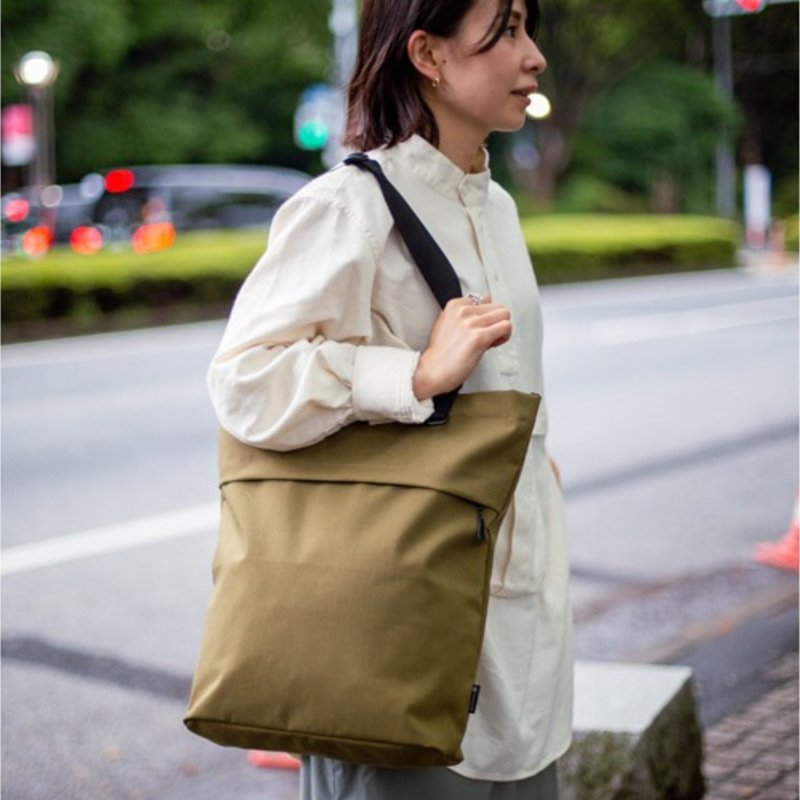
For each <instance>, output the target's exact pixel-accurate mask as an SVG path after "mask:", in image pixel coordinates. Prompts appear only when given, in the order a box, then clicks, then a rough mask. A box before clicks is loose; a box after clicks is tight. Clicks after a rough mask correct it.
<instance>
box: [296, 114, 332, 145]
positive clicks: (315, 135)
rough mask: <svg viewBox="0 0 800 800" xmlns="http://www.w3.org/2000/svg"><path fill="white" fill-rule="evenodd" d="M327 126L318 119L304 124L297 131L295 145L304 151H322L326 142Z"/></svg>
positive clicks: (327, 135)
mask: <svg viewBox="0 0 800 800" xmlns="http://www.w3.org/2000/svg"><path fill="white" fill-rule="evenodd" d="M329 135H330V134H329V131H328V126H327V125H326V124H325V123H324V122H322V121H321V120H318V119H312V120H308V121H307V122H304V123H303V124H302V125H300V127H299V128H298V131H297V143H298V144H299V145H300V147H302V148H303V149H304V150H322V148H323V147H325V145H326V144H327V142H328V137H329Z"/></svg>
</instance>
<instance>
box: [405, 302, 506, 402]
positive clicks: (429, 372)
mask: <svg viewBox="0 0 800 800" xmlns="http://www.w3.org/2000/svg"><path fill="white" fill-rule="evenodd" d="M511 327H512V326H511V312H510V311H509V310H508V309H507V308H506V307H505V306H501V305H499V304H495V303H492V302H486V303H480V304H478V303H477V302H476V300H473V299H472V298H471V297H459V298H456V299H454V300H451V301H450V302H449V303H448V304H447V305H446V306H445V307H444V310H443V311H442V313H441V314H440V315H439V317H438V319H437V320H436V323H435V324H434V326H433V331H432V332H431V339H430V342H429V343H428V347H427V349H426V350H425V352H423V353H422V355H421V356H420V360H419V364H418V366H417V371H416V373H415V375H414V386H413V388H414V394H415V395H416V397H417V398H418V399H425V398H426V397H432V396H434V395H436V394H441V393H443V392H448V391H450V390H451V389H455V388H456V387H457V386H460V385H461V384H462V383H463V382H464V381H465V380H466V379H467V378H468V377H469V375H470V374H471V373H472V371H473V370H474V369H475V367H476V366H477V364H478V362H479V361H480V359H481V356H482V355H483V354H484V353H485V352H486V351H487V350H488V349H489V348H490V347H497V346H499V345H501V344H504V343H505V342H507V341H508V339H509V337H510V336H511Z"/></svg>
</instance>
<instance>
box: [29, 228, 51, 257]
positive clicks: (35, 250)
mask: <svg viewBox="0 0 800 800" xmlns="http://www.w3.org/2000/svg"><path fill="white" fill-rule="evenodd" d="M52 243H53V234H52V232H51V231H50V228H48V227H47V226H45V225H37V226H36V227H34V228H30V229H29V230H27V231H25V233H24V234H23V235H22V249H23V250H24V251H25V252H26V253H27V254H28V255H29V256H43V255H44V254H45V253H46V252H47V251H48V250H49V249H50V245H51V244H52Z"/></svg>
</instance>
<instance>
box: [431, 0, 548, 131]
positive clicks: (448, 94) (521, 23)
mask: <svg viewBox="0 0 800 800" xmlns="http://www.w3.org/2000/svg"><path fill="white" fill-rule="evenodd" d="M501 13H502V4H500V3H498V0H476V2H475V3H474V4H473V6H472V8H470V10H469V11H468V12H467V14H466V15H465V16H464V18H463V19H462V21H461V25H460V26H459V28H458V31H457V32H456V34H455V35H454V36H452V37H450V38H447V39H441V40H439V41H438V43H437V45H436V48H435V49H436V51H437V57H438V58H437V60H438V62H439V75H440V84H439V87H438V88H437V89H436V90H435V91H434V92H433V97H431V98H430V99H431V101H432V102H431V105H432V107H433V110H434V114H435V116H436V119H437V123H438V125H439V127H440V130H442V132H443V133H444V132H445V131H446V130H449V133H450V134H451V135H465V134H467V135H475V136H476V137H477V138H478V139H479V141H483V139H485V138H486V136H487V135H488V134H489V133H491V132H492V131H514V130H518V129H519V128H520V127H522V124H523V123H524V122H525V109H526V108H527V106H528V102H529V101H528V95H529V94H532V93H533V92H535V91H536V89H537V81H536V78H537V75H538V74H540V73H541V72H543V71H544V69H545V67H546V65H547V62H546V61H545V59H544V57H543V56H542V54H541V52H540V50H539V48H538V47H537V46H536V44H535V42H533V40H532V39H531V38H530V37H529V36H528V33H527V31H526V30H525V20H526V18H527V9H526V6H525V2H524V0H514V2H513V4H512V12H511V18H510V19H509V22H508V26H507V27H506V29H505V30H504V31H503V34H502V36H501V37H500V39H499V40H498V41H497V43H496V44H495V45H494V46H493V47H492V48H490V49H489V50H487V51H486V52H483V53H476V52H475V50H476V49H478V48H479V46H480V44H481V43H482V42H484V41H485V39H486V35H487V32H489V31H490V30H491V31H494V30H495V29H496V26H497V22H498V19H497V17H498V15H499V14H501ZM429 97H430V95H429Z"/></svg>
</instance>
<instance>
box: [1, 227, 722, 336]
mask: <svg viewBox="0 0 800 800" xmlns="http://www.w3.org/2000/svg"><path fill="white" fill-rule="evenodd" d="M522 226H523V231H524V234H525V238H526V241H527V243H528V247H529V250H530V252H531V256H532V258H533V261H534V265H535V268H536V273H537V276H538V278H539V280H540V282H542V283H553V282H562V281H570V280H585V279H594V278H603V277H610V276H615V275H631V274H642V273H644V272H656V271H670V270H684V269H697V268H706V267H722V266H731V265H732V264H733V263H734V256H735V251H736V244H737V240H738V232H737V229H736V227H735V225H733V224H732V223H729V222H726V221H723V220H719V219H715V218H698V217H655V216H654V217H615V216H609V217H604V216H580V215H575V216H568V215H564V216H542V217H536V218H528V219H523V222H522ZM265 244H266V242H265V237H264V234H263V233H261V232H251V231H247V232H241V231H225V232H213V233H196V234H191V235H189V234H185V235H183V236H179V238H178V240H177V242H176V243H175V244H174V245H173V247H171V248H170V249H169V250H165V251H162V252H160V253H153V254H150V255H145V256H141V255H136V254H134V253H132V252H130V251H117V252H113V251H110V252H101V253H99V254H97V255H95V256H79V255H76V254H74V253H72V252H71V251H69V249H67V248H63V247H60V248H54V249H53V250H52V251H51V252H50V253H48V254H47V255H46V256H45V257H44V258H42V259H41V260H38V261H31V260H29V259H26V258H23V257H19V256H10V257H6V258H5V259H4V262H3V268H2V304H3V315H2V319H3V329H4V335H9V334H10V336H11V338H17V337H16V336H15V334H14V332H15V331H16V332H17V334H19V333H20V331H22V334H21V335H25V330H23V329H25V326H28V328H27V329H28V330H30V326H31V325H32V324H34V323H39V322H41V321H42V320H61V321H67V322H69V323H71V324H72V325H73V327H75V326H78V327H79V328H81V329H91V328H92V327H98V323H103V322H105V323H107V322H108V321H109V319H111V318H115V319H119V318H123V317H125V316H126V315H127V316H128V317H129V318H136V315H137V314H139V317H138V318H139V319H143V317H142V315H145V316H147V317H149V318H152V317H153V314H156V316H157V315H158V313H159V312H161V313H162V316H167V317H169V316H171V317H172V318H176V317H180V316H181V313H180V310H181V309H183V310H184V312H186V310H187V309H194V310H195V311H197V310H198V309H209V308H212V309H218V310H219V309H221V311H220V313H224V311H225V308H227V304H229V303H230V301H231V299H232V298H233V296H234V294H235V293H236V290H237V289H238V287H239V285H240V284H241V282H242V280H243V278H244V276H245V275H246V274H247V273H248V271H249V270H250V269H251V267H252V266H253V264H254V263H255V262H256V260H257V259H258V257H259V256H260V255H261V253H262V252H263V250H264V246H265ZM189 313H190V314H191V312H189ZM145 321H146V320H145Z"/></svg>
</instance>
